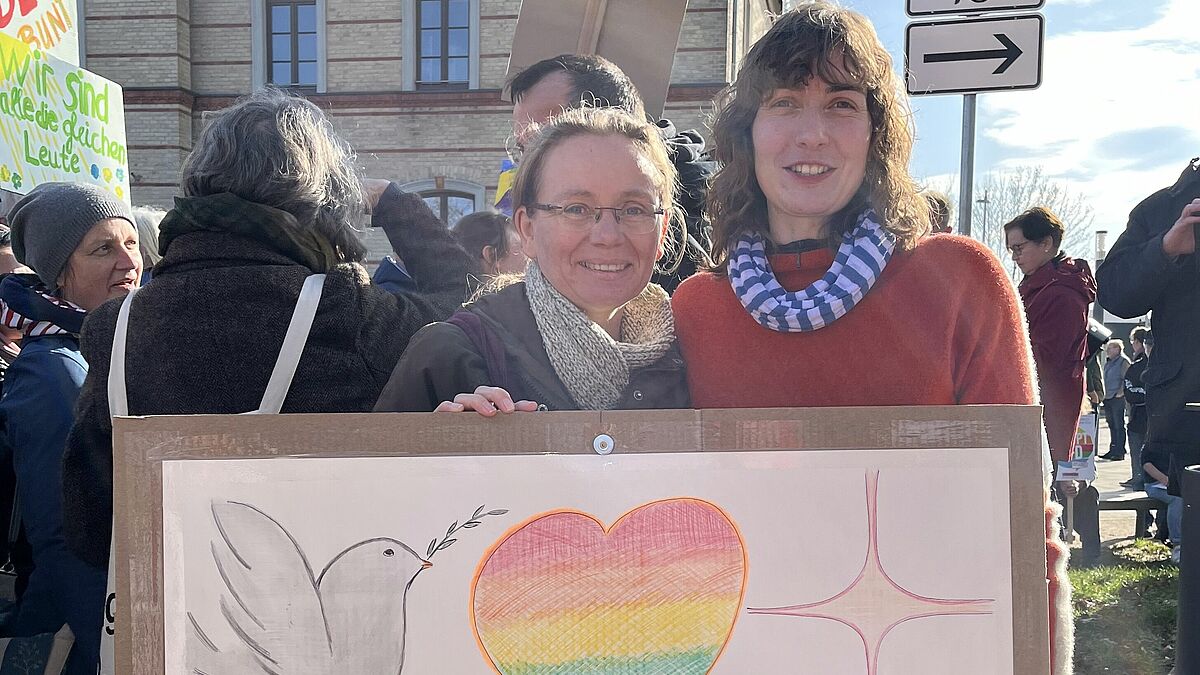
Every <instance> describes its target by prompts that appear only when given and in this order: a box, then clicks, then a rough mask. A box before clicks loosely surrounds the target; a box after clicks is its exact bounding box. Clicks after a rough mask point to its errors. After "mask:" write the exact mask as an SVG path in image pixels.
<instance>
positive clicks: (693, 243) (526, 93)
mask: <svg viewBox="0 0 1200 675" xmlns="http://www.w3.org/2000/svg"><path fill="white" fill-rule="evenodd" d="M508 92H509V95H510V96H511V97H512V100H513V137H514V139H515V146H516V148H515V149H516V151H517V152H518V153H519V152H521V151H522V150H523V149H524V143H525V141H526V140H528V139H527V138H526V137H527V136H528V129H529V127H530V126H531V125H532V124H534V123H538V124H540V123H542V122H545V121H546V120H548V119H550V118H551V117H553V116H554V115H557V114H559V113H561V112H562V111H564V110H567V109H569V108H577V107H579V106H581V105H595V106H598V107H610V108H620V109H622V110H624V111H625V112H628V113H629V114H630V115H632V116H633V117H635V118H637V119H639V120H640V119H643V118H645V117H646V111H645V107H644V106H643V105H642V97H641V94H639V93H638V90H637V87H635V86H634V84H633V82H632V81H631V80H630V79H629V77H628V76H627V75H625V73H624V72H623V71H622V70H621V69H620V68H619V67H617V65H616V64H615V63H613V62H612V61H609V60H608V59H605V58H603V57H601V56H594V55H590V54H560V55H559V56H555V57H553V58H549V59H543V60H541V61H538V62H537V63H535V64H533V65H531V66H529V67H528V68H526V69H524V70H522V71H521V72H519V73H517V75H516V76H515V77H513V78H512V80H511V81H509V83H508ZM657 125H658V129H659V131H658V133H659V136H661V137H662V139H663V142H664V143H665V144H666V146H667V155H668V156H669V157H670V158H671V163H672V164H674V165H675V170H676V171H678V172H679V188H678V190H677V192H676V195H675V205H676V206H677V207H679V212H680V214H679V215H680V216H681V217H682V220H683V222H679V218H673V219H672V220H671V231H670V232H669V233H668V234H667V240H668V241H670V242H674V244H675V245H676V246H677V247H681V250H677V251H675V255H674V256H672V258H671V259H670V260H667V259H664V261H663V263H662V266H663V267H664V268H665V269H661V270H655V274H654V277H653V278H652V279H651V281H653V282H654V283H656V284H658V285H659V286H662V287H663V289H664V290H666V292H667V293H673V292H674V291H675V288H676V287H677V286H679V284H680V283H681V282H682V281H683V280H684V279H686V278H688V277H689V276H691V275H693V274H695V273H696V271H697V270H698V269H702V268H703V267H704V266H705V265H706V264H707V263H708V253H707V251H708V250H709V248H710V241H711V240H710V237H709V233H708V232H709V230H708V225H707V223H706V221H705V219H704V202H705V199H706V197H707V194H708V178H709V176H711V175H712V174H713V173H714V172H715V171H716V162H714V161H712V158H711V157H710V156H709V153H708V152H707V151H706V150H705V148H704V138H703V137H702V136H701V135H700V132H698V131H696V130H694V129H688V130H686V131H678V130H677V129H676V128H675V125H674V124H672V123H671V122H670V121H669V120H666V119H663V120H659V121H658V122H657ZM498 197H499V196H498ZM501 211H503V208H501ZM507 215H510V216H511V215H512V214H511V213H509V214H507Z"/></svg>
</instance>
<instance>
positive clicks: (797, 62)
mask: <svg viewBox="0 0 1200 675" xmlns="http://www.w3.org/2000/svg"><path fill="white" fill-rule="evenodd" d="M839 57H841V59H843V63H844V68H839V67H838V65H837V62H838V58H839ZM814 75H815V76H817V77H819V78H821V79H823V80H825V81H826V82H829V83H837V84H850V85H853V86H854V87H855V88H856V89H861V90H862V91H864V92H865V93H866V95H867V109H868V111H869V113H870V115H871V148H870V153H869V155H868V157H867V167H866V174H865V175H864V177H863V183H862V185H861V186H860V187H859V189H858V192H857V193H856V194H855V195H854V197H853V198H852V199H851V200H850V203H849V204H847V205H846V206H845V207H844V208H843V209H842V210H841V211H839V212H838V213H837V214H836V215H835V216H834V217H833V218H832V220H831V222H830V228H829V240H830V244H831V245H835V244H836V242H838V241H840V239H841V235H842V234H844V233H845V232H847V231H849V230H850V229H851V228H853V227H854V224H855V222H856V219H857V216H858V214H859V213H861V212H862V210H863V209H865V208H866V207H868V206H871V207H873V208H874V209H875V210H876V211H877V212H878V213H879V215H880V216H881V217H882V219H883V225H884V227H885V228H886V229H887V230H888V231H890V232H891V233H892V234H894V235H895V236H896V239H897V247H898V248H900V249H902V250H906V249H911V248H912V247H913V246H914V245H915V244H916V242H917V240H918V239H919V238H921V237H922V236H924V235H925V234H928V233H929V229H930V222H929V206H928V204H926V202H925V200H924V199H923V198H921V196H920V194H919V188H918V186H917V184H916V183H915V181H913V179H912V176H910V175H909V173H908V161H909V157H910V156H911V154H912V144H913V126H912V115H911V112H910V111H909V108H908V104H907V98H906V97H905V96H904V94H903V93H902V90H901V89H900V82H899V78H898V77H897V76H896V74H895V72H893V70H892V59H891V57H890V56H889V55H888V53H887V50H886V49H884V47H883V45H882V44H881V43H880V42H879V37H878V36H876V34H875V29H874V28H873V27H872V25H871V23H870V21H868V20H867V18H866V17H864V16H862V15H861V14H858V13H857V12H853V11H851V10H848V9H844V8H842V7H838V6H836V5H832V4H830V3H828V2H823V1H817V2H809V3H805V4H803V5H800V6H799V7H796V8H795V9H793V10H792V11H790V12H788V13H786V14H784V15H783V16H781V17H779V19H778V20H777V21H776V22H775V25H774V26H772V28H771V30H769V31H767V34H766V35H764V36H763V37H762V38H761V39H759V41H758V42H756V43H755V44H754V47H752V48H751V49H750V53H749V54H747V55H746V59H745V61H744V62H743V64H742V68H741V71H740V72H739V73H738V76H737V80H736V81H735V82H734V83H733V84H732V85H730V86H729V87H727V88H726V89H725V90H724V91H723V92H722V93H721V95H720V96H719V97H718V99H717V100H718V104H719V112H718V113H717V117H716V121H715V122H714V124H713V138H714V140H715V145H716V150H715V152H716V157H717V159H718V160H719V161H720V163H721V168H720V169H719V170H718V172H717V174H716V176H714V178H713V182H712V187H711V188H710V189H709V192H708V209H709V217H710V218H711V219H712V223H713V251H712V258H713V261H714V263H715V266H716V267H715V269H716V270H718V271H719V270H722V269H723V268H724V264H725V262H726V261H727V260H728V258H729V253H730V251H731V250H732V248H733V246H734V245H735V244H736V243H737V240H738V239H739V238H740V237H741V236H742V235H743V234H744V233H746V232H749V231H758V232H761V233H762V234H763V235H764V236H765V235H767V228H768V225H767V201H766V197H765V196H764V195H763V192H762V189H761V188H760V187H759V184H758V178H757V176H756V174H755V171H754V142H753V139H752V127H753V125H754V120H755V118H756V117H757V115H758V111H759V108H760V107H761V106H762V104H763V102H764V101H765V100H766V99H767V98H768V97H769V96H770V95H771V94H772V93H773V92H774V91H775V90H776V89H780V88H788V89H799V88H803V87H804V86H806V85H807V84H808V82H809V80H810V79H812V77H813V76H814ZM847 79H849V80H850V81H849V82H847V81H846V80H847Z"/></svg>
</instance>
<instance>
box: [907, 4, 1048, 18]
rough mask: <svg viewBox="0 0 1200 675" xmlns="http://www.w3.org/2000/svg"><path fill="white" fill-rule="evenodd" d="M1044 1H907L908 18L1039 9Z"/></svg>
mask: <svg viewBox="0 0 1200 675" xmlns="http://www.w3.org/2000/svg"><path fill="white" fill-rule="evenodd" d="M1044 4H1046V0H908V5H907V7H906V8H905V9H906V11H907V12H908V15H909V16H931V15H934V14H981V13H983V12H1000V11H1013V10H1030V9H1039V8H1040V7H1041V6H1042V5H1044Z"/></svg>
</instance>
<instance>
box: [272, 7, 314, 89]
mask: <svg viewBox="0 0 1200 675" xmlns="http://www.w3.org/2000/svg"><path fill="white" fill-rule="evenodd" d="M266 19H267V82H270V83H271V84H275V85H278V86H281V87H302V88H314V89H315V88H316V86H317V64H318V62H319V59H318V55H317V52H318V49H317V2H316V0H268V2H267V16H266Z"/></svg>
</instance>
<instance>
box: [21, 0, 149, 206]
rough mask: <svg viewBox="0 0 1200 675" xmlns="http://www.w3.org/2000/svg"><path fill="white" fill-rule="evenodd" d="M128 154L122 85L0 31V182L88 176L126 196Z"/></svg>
mask: <svg viewBox="0 0 1200 675" xmlns="http://www.w3.org/2000/svg"><path fill="white" fill-rule="evenodd" d="M3 2H4V0H0V5H2V4H3ZM128 162H129V157H128V149H127V146H126V144H125V110H124V105H123V100H122V95H121V86H120V85H118V84H117V83H115V82H111V81H109V80H106V79H104V78H103V77H100V76H99V75H95V74H93V73H90V72H88V71H86V70H83V69H82V68H79V67H77V66H73V65H71V64H69V63H67V62H65V61H61V60H59V59H56V58H54V57H53V56H47V55H46V54H44V53H40V52H37V51H35V50H33V49H31V48H30V47H29V46H28V45H26V44H25V43H23V42H21V41H19V40H16V39H14V38H11V37H9V36H7V35H4V34H0V188H3V189H5V190H11V191H12V192H17V193H20V194H25V193H27V192H29V191H30V190H32V189H33V188H34V187H35V186H37V185H40V184H42V183H47V182H52V181H67V182H82V183H93V184H95V185H99V186H100V187H102V188H104V189H106V190H108V191H110V192H112V193H113V194H115V195H116V196H117V198H119V199H122V200H124V201H125V202H126V203H129V201H130V200H129V166H128Z"/></svg>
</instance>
